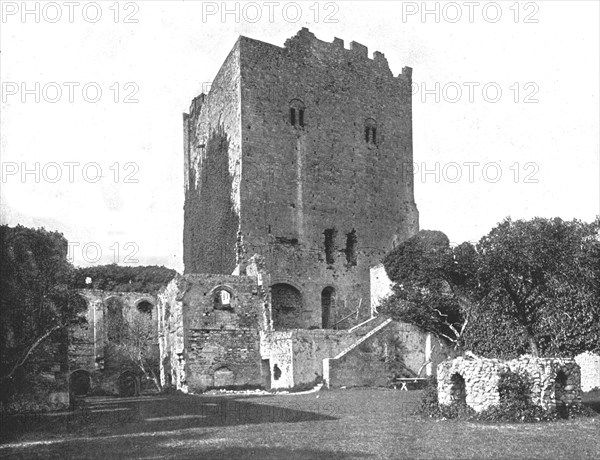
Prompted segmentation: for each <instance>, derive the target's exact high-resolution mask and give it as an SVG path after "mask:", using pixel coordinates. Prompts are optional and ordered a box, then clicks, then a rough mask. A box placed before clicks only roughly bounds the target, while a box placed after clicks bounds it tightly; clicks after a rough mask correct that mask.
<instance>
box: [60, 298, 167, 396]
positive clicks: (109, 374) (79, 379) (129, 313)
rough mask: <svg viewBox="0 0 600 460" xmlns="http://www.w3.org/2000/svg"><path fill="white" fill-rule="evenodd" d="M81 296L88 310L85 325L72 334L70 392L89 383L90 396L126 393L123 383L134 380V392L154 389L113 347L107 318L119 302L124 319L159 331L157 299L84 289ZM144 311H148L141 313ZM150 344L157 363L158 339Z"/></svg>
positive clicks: (127, 359)
mask: <svg viewBox="0 0 600 460" xmlns="http://www.w3.org/2000/svg"><path fill="white" fill-rule="evenodd" d="M79 292H80V295H81V296H82V297H83V298H84V299H85V300H86V302H87V305H88V308H87V310H86V312H85V319H86V321H85V322H84V323H82V324H80V325H78V326H75V327H72V328H71V329H70V331H69V347H68V363H69V370H70V380H71V387H72V388H71V390H72V391H73V389H74V388H75V390H76V391H82V389H83V387H86V386H88V383H89V390H88V391H90V392H93V391H99V390H100V391H104V392H108V393H115V394H118V393H120V392H123V391H124V389H123V387H122V382H123V379H134V380H135V382H134V383H135V385H136V389H135V391H140V390H142V389H143V388H144V387H148V388H151V387H152V386H151V384H150V382H144V381H143V378H142V375H141V372H140V370H139V369H138V368H137V366H136V364H135V363H133V362H132V361H131V359H130V358H129V357H127V356H124V355H123V354H121V353H119V352H118V351H117V350H116V349H115V347H114V344H112V343H111V341H110V332H111V331H110V330H109V328H108V327H107V324H108V323H107V315H108V310H109V305H110V304H111V302H117V303H118V304H119V305H121V306H122V307H123V310H122V314H123V317H124V318H125V319H127V320H129V321H132V320H134V319H135V320H140V321H144V322H148V323H149V324H150V325H152V328H153V329H154V330H156V324H157V321H158V312H157V309H156V307H155V306H156V303H157V299H156V296H154V295H152V294H148V293H143V292H113V291H101V290H94V289H82V290H80V291H79ZM144 307H147V308H148V310H147V311H142V310H143V309H144ZM140 309H142V310H140ZM116 321H118V319H116ZM150 340H151V343H150V344H149V346H150V352H151V354H150V355H149V356H150V357H151V359H152V357H153V356H154V357H155V360H156V362H157V363H158V359H159V347H158V337H154V338H151V339H150ZM156 371H158V366H157V369H156ZM130 374H133V375H130ZM74 379H75V380H74ZM86 382H87V383H86Z"/></svg>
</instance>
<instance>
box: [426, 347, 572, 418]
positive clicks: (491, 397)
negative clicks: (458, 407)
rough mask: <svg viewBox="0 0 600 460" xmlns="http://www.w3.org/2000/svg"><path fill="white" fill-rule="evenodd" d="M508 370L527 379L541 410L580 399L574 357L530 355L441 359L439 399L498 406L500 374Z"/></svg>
mask: <svg viewBox="0 0 600 460" xmlns="http://www.w3.org/2000/svg"><path fill="white" fill-rule="evenodd" d="M508 370H510V371H512V372H515V373H518V374H520V375H523V376H525V377H526V379H527V380H529V382H530V384H531V401H532V403H533V404H536V405H538V406H541V407H543V408H544V409H549V408H552V407H556V406H557V405H562V404H579V403H580V402H581V389H580V370H579V366H578V365H577V363H576V362H575V361H574V360H572V359H566V358H534V357H531V356H522V357H520V358H519V359H514V360H512V361H500V360H497V359H485V358H477V359H467V358H463V357H459V358H456V359H453V360H447V361H444V362H442V363H440V364H439V365H438V366H437V378H438V400H439V402H440V404H444V405H449V404H452V403H453V402H456V401H460V400H462V401H464V402H466V404H467V405H469V406H470V407H472V408H473V409H474V410H476V411H481V410H484V409H486V408H488V407H490V406H494V405H498V404H499V403H500V395H499V393H498V382H499V380H500V374H501V373H502V372H504V371H508Z"/></svg>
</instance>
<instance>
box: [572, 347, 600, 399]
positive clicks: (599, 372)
mask: <svg viewBox="0 0 600 460" xmlns="http://www.w3.org/2000/svg"><path fill="white" fill-rule="evenodd" d="M575 362H576V363H577V364H579V367H580V368H581V390H582V391H591V390H593V389H600V356H599V355H597V354H595V353H590V352H589V351H586V352H585V353H581V354H579V355H577V356H575Z"/></svg>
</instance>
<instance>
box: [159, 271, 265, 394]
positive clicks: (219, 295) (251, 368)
mask: <svg viewBox="0 0 600 460" xmlns="http://www.w3.org/2000/svg"><path fill="white" fill-rule="evenodd" d="M266 296H267V292H265V290H264V289H263V286H262V285H261V284H259V282H258V277H254V276H235V275H218V274H212V275H208V274H207V275H199V274H188V275H184V276H183V277H178V278H177V279H176V280H174V281H173V282H171V283H170V284H169V286H167V288H165V289H164V290H163V291H161V293H160V295H159V311H160V313H161V320H160V322H159V336H160V337H161V339H160V344H161V362H162V368H163V369H162V371H161V375H162V378H163V380H165V381H167V380H168V379H169V374H171V376H170V379H171V381H172V383H173V384H174V385H175V386H176V387H177V388H179V389H182V390H184V391H188V390H189V391H192V392H194V391H204V390H206V389H207V388H210V387H234V386H244V385H251V386H262V385H264V379H265V376H263V375H262V368H261V357H260V337H259V331H260V330H262V329H265V328H269V327H270V325H269V323H268V315H265V312H264V307H265V298H266Z"/></svg>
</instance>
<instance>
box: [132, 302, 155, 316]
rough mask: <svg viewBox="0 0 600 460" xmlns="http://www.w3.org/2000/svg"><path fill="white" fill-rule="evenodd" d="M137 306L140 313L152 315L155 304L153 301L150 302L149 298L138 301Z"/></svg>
mask: <svg viewBox="0 0 600 460" xmlns="http://www.w3.org/2000/svg"><path fill="white" fill-rule="evenodd" d="M136 307H137V309H138V311H139V312H140V313H143V314H145V315H151V314H152V309H153V308H154V305H153V304H152V303H151V302H148V301H147V300H142V301H141V302H138V304H137V305H136Z"/></svg>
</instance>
